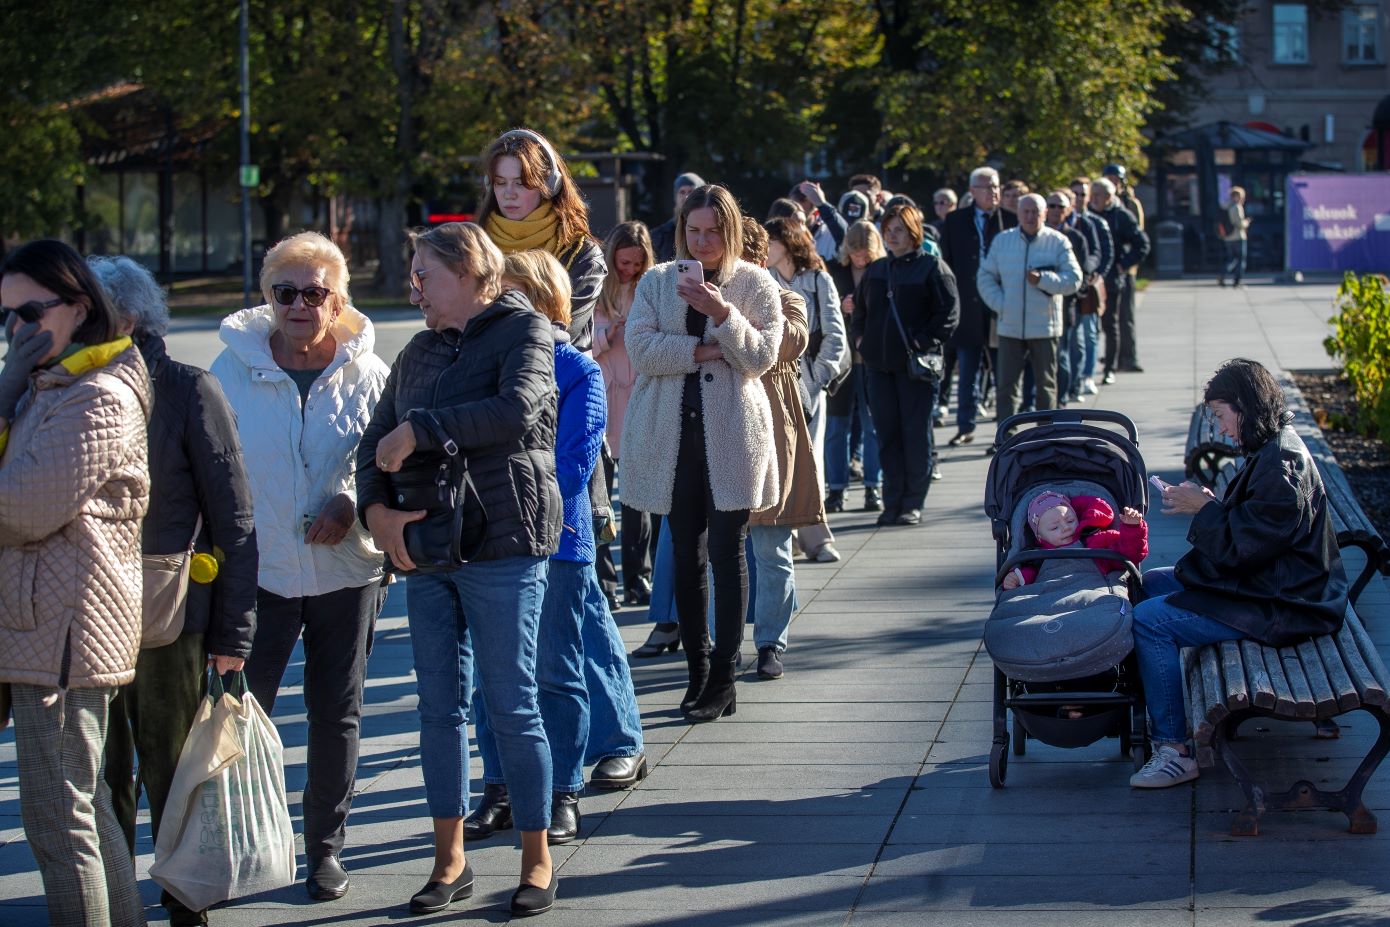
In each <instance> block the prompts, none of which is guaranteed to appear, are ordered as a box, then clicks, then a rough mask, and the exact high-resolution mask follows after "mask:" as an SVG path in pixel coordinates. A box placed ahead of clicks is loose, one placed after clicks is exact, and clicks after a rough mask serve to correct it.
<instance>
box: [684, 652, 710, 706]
mask: <svg viewBox="0 0 1390 927" xmlns="http://www.w3.org/2000/svg"><path fill="white" fill-rule="evenodd" d="M685 665H686V669H687V670H688V671H689V672H690V685H689V686H687V687H686V690H685V695H684V696H682V697H681V713H682V714H684V713H685V712H688V711H689V710H690V709H692V708H694V707H695V703H696V702H698V701H699V700H700V695H701V694H702V693H703V692H704V691H705V685H706V683H707V682H708V681H709V655H708V654H703V653H701V654H696V655H694V656H691V654H690V651H689V649H687V650H686V651H685Z"/></svg>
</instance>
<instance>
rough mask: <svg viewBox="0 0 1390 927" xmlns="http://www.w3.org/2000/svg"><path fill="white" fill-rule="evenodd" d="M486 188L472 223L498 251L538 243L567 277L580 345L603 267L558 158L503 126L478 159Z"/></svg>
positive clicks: (536, 140)
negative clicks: (562, 268) (503, 128)
mask: <svg viewBox="0 0 1390 927" xmlns="http://www.w3.org/2000/svg"><path fill="white" fill-rule="evenodd" d="M480 163H481V165H482V169H483V186H484V188H485V190H486V195H485V196H484V197H483V205H482V208H481V209H480V210H479V212H478V224H479V225H481V226H482V227H483V229H484V230H485V231H486V232H487V235H488V237H489V238H491V239H492V243H493V244H494V245H496V246H497V247H498V248H499V249H500V250H501V251H502V253H503V254H515V253H516V252H518V251H528V250H530V249H532V248H539V249H540V250H542V251H546V252H548V253H549V254H550V255H551V256H552V257H554V258H555V259H556V260H558V261H559V262H560V263H561V264H562V265H564V268H565V270H566V271H567V272H568V273H569V278H570V291H571V295H570V326H569V332H570V338H571V343H572V344H573V345H574V346H575V348H577V349H578V350H580V351H587V350H589V347H590V343H591V341H592V340H593V326H594V306H595V304H596V303H597V302H598V297H599V290H600V289H601V288H602V286H603V280H604V275H605V273H606V270H607V267H606V265H605V264H604V262H603V252H602V251H600V250H599V246H598V243H597V242H595V241H594V239H593V237H592V236H591V235H590V234H589V207H588V206H587V205H585V203H584V198H583V197H581V196H580V195H579V188H578V187H577V186H576V185H575V183H574V178H572V177H571V176H570V172H569V168H567V167H566V166H565V162H564V160H563V159H562V158H561V157H560V156H559V155H558V154H556V153H555V148H554V147H553V146H552V145H551V144H550V142H548V141H546V139H545V137H544V136H542V135H541V134H540V133H538V132H533V131H532V130H530V129H510V130H508V131H506V132H503V133H502V134H501V135H499V136H498V137H497V138H495V139H494V140H493V142H492V144H490V145H488V146H487V150H486V151H484V152H483V156H482V159H481V161H480Z"/></svg>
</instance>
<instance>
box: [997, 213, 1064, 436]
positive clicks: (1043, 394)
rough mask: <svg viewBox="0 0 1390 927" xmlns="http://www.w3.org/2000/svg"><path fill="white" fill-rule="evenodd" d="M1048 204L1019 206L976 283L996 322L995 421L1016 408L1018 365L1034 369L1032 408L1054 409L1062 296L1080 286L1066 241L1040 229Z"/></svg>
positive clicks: (1019, 386)
mask: <svg viewBox="0 0 1390 927" xmlns="http://www.w3.org/2000/svg"><path fill="white" fill-rule="evenodd" d="M1046 209H1047V201H1046V200H1045V199H1043V198H1042V197H1041V196H1039V195H1038V194H1036V193H1030V194H1028V195H1027V196H1024V197H1021V198H1020V199H1019V201H1018V227H1017V228H1012V229H1008V230H1007V231H1004V232H1001V233H1000V234H999V235H998V236H996V237H995V239H994V242H993V244H991V245H990V246H989V251H988V252H987V253H986V254H985V259H984V260H983V261H981V262H980V269H979V270H978V271H977V272H976V274H975V284H976V286H977V287H978V288H979V291H980V298H981V299H983V300H984V301H985V305H987V306H989V308H990V309H992V310H993V311H994V313H995V315H996V316H998V318H999V370H998V371H997V375H998V378H999V383H998V392H999V399H998V408H997V409H996V412H997V416H996V417H997V419H998V421H1000V422H1002V421H1004V420H1005V419H1007V418H1008V417H1009V416H1011V415H1013V414H1014V410H1016V409H1017V408H1018V403H1019V399H1020V395H1021V393H1022V386H1023V365H1024V363H1025V361H1026V362H1030V363H1031V364H1032V366H1033V382H1034V383H1035V384H1036V389H1037V403H1036V404H1037V407H1038V408H1039V409H1051V408H1054V407H1055V406H1056V404H1057V342H1058V341H1059V340H1060V339H1061V337H1062V297H1064V296H1070V295H1071V294H1072V293H1075V292H1076V291H1077V289H1078V288H1079V287H1080V286H1081V265H1080V264H1078V263H1077V261H1076V254H1075V253H1073V252H1072V249H1071V242H1069V241H1067V237H1066V236H1065V235H1063V234H1062V233H1061V232H1058V231H1057V230H1056V229H1050V228H1048V227H1047V226H1045V225H1043V212H1044V210H1046Z"/></svg>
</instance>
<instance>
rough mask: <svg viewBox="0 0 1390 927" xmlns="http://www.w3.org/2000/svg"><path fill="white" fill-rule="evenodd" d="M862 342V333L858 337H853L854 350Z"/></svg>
mask: <svg viewBox="0 0 1390 927" xmlns="http://www.w3.org/2000/svg"><path fill="white" fill-rule="evenodd" d="M863 343H864V336H863V335H860V336H859V337H858V338H855V339H854V350H856V351H858V350H860V347H859V346H860V345H862V344H863Z"/></svg>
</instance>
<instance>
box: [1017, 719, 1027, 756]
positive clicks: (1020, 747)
mask: <svg viewBox="0 0 1390 927" xmlns="http://www.w3.org/2000/svg"><path fill="white" fill-rule="evenodd" d="M1027 749H1028V732H1027V731H1026V730H1024V728H1023V725H1022V724H1021V723H1019V720H1018V712H1014V756H1023V754H1024V753H1025V752H1026V751H1027Z"/></svg>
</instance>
